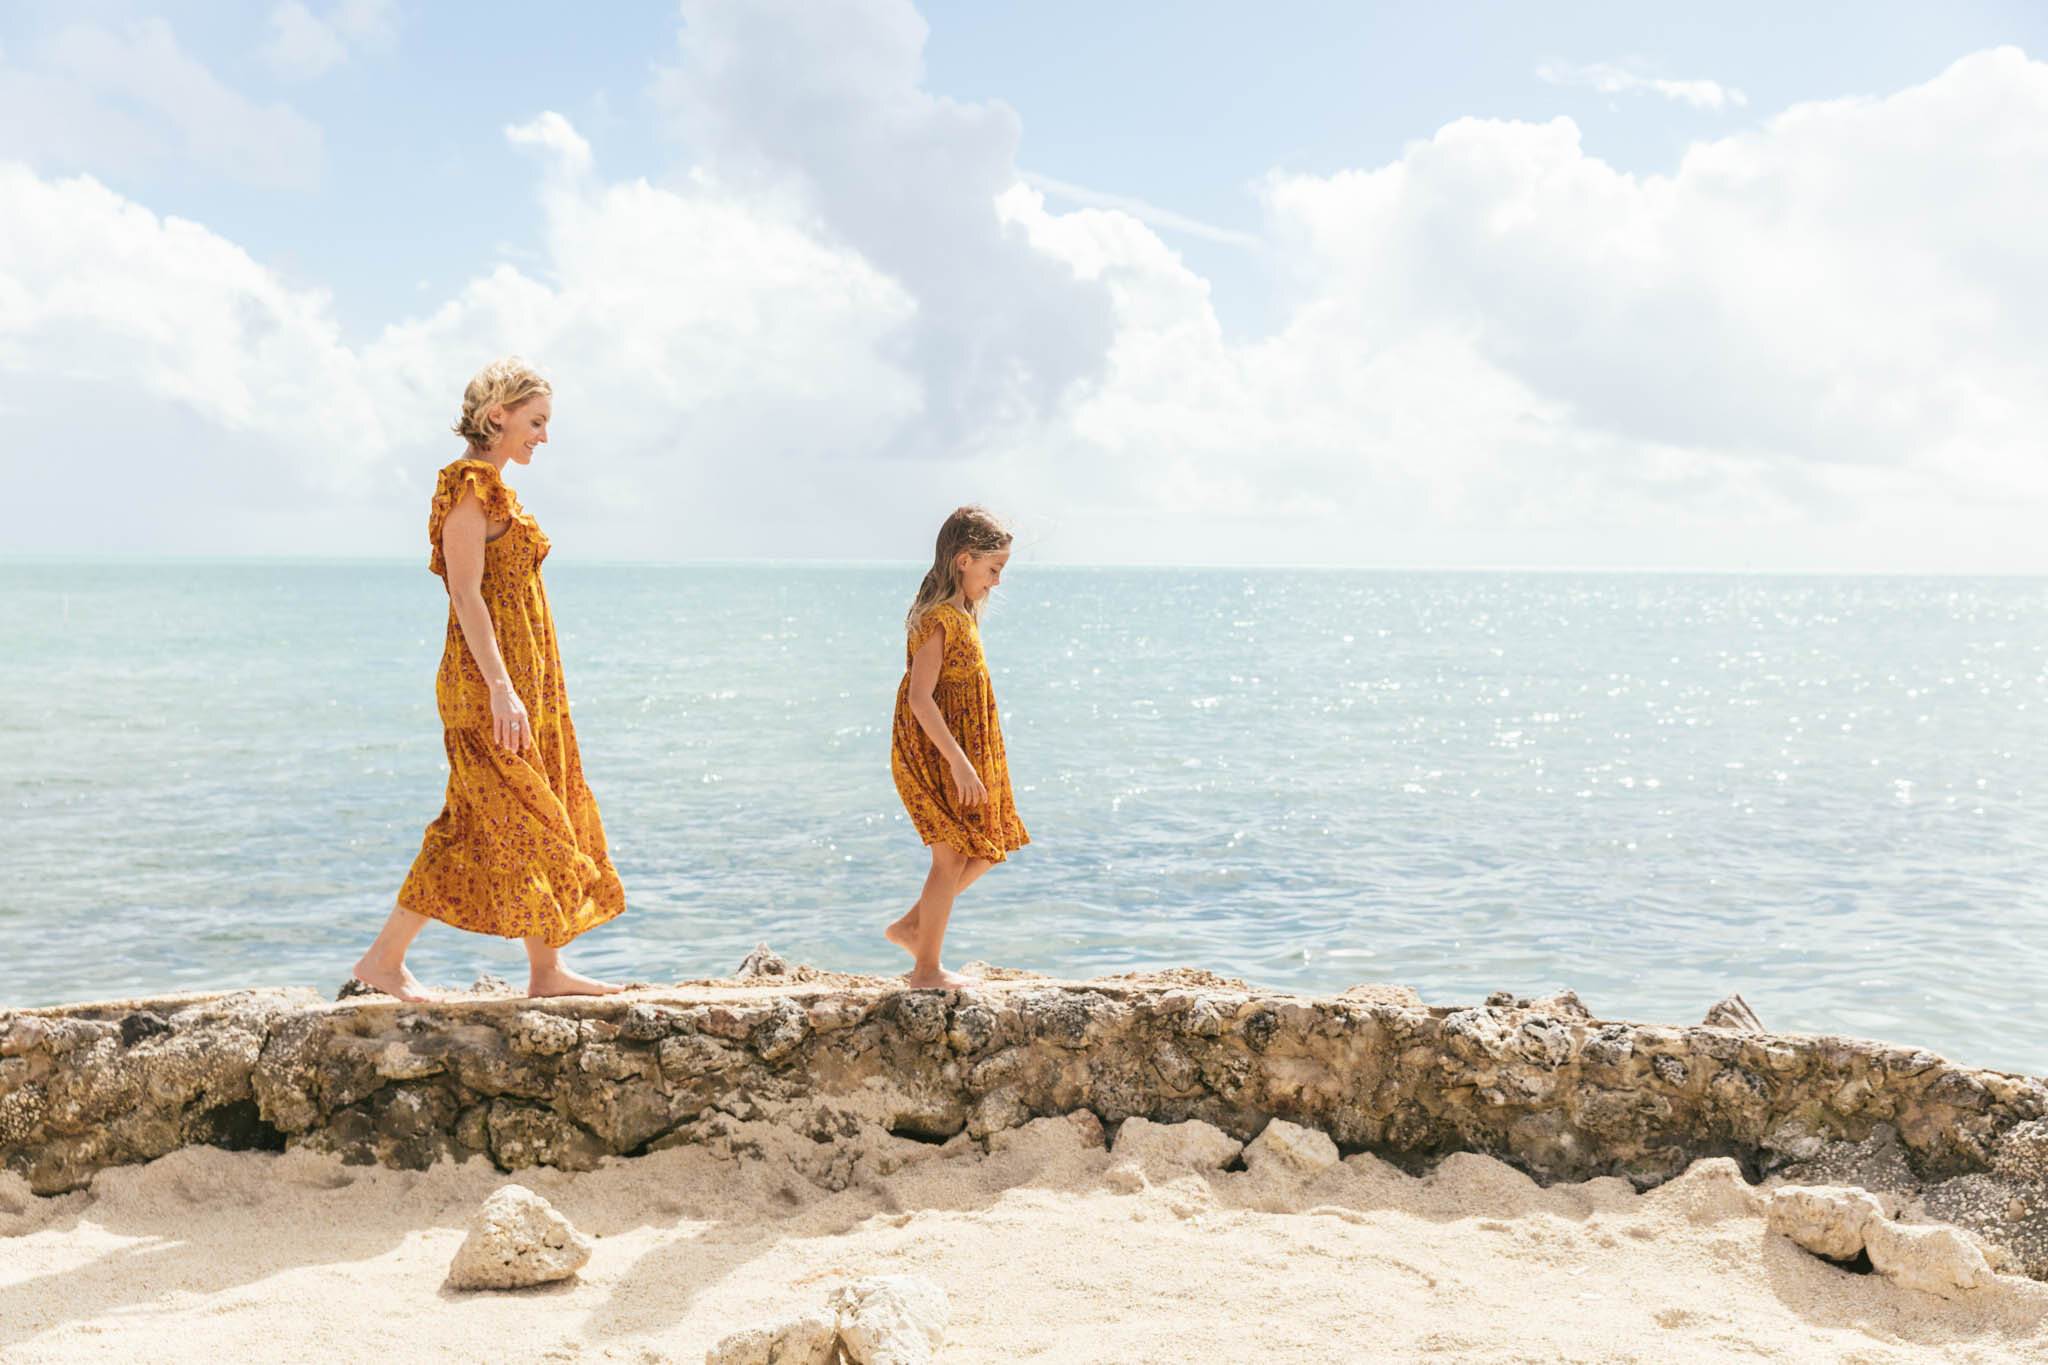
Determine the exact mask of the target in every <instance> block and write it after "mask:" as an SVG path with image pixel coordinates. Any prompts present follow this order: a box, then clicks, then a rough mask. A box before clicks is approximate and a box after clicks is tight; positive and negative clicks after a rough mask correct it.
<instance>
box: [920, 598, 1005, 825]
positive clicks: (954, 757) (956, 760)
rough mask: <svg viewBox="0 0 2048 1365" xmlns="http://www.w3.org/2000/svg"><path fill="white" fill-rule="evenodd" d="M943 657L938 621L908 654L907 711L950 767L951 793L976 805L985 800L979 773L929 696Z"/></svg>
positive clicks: (942, 635)
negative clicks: (933, 628)
mask: <svg viewBox="0 0 2048 1365" xmlns="http://www.w3.org/2000/svg"><path fill="white" fill-rule="evenodd" d="M945 660H946V628H945V626H944V625H943V624H942V625H940V627H939V628H938V629H937V630H935V631H933V632H932V633H931V635H930V636H929V637H928V638H927V639H926V640H925V642H924V643H923V644H922V645H919V646H918V649H917V653H915V654H913V655H911V656H910V714H911V715H913V716H916V717H917V723H918V725H919V726H920V727H922V728H923V730H924V732H925V734H927V735H929V736H930V737H931V741H932V743H933V744H935V745H937V746H938V749H939V755H940V757H942V758H944V759H945V760H946V766H947V767H948V768H950V769H952V772H953V794H954V796H955V797H957V798H958V799H959V802H960V804H961V805H963V806H978V805H980V804H981V803H982V802H984V801H986V800H988V788H987V787H984V786H983V785H982V784H981V775H980V774H979V773H977V772H975V771H974V765H973V764H972V763H970V762H968V760H967V751H966V750H965V749H962V748H961V747H960V741H959V740H957V739H955V738H953V732H952V731H951V730H948V729H947V728H946V718H945V717H944V716H943V715H941V714H939V704H938V702H937V701H935V700H933V698H932V689H933V688H935V687H937V686H938V685H939V665H940V664H942V663H944V662H945Z"/></svg>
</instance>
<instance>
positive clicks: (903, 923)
mask: <svg viewBox="0 0 2048 1365" xmlns="http://www.w3.org/2000/svg"><path fill="white" fill-rule="evenodd" d="M994 866H995V864H994V863H992V862H990V861H989V860H988V859H986V858H969V859H967V861H966V865H965V867H964V868H963V870H962V871H961V873H960V884H959V885H958V886H956V887H954V888H953V895H954V896H955V897H958V896H959V894H960V893H961V892H962V891H965V890H966V889H967V888H968V887H970V886H972V885H974V883H975V881H976V880H977V879H978V878H979V877H980V876H981V874H982V873H984V872H986V871H988V870H989V869H990V868H992V867H994ZM923 905H924V898H923V897H922V896H920V897H918V899H917V900H916V902H914V903H913V904H912V905H911V907H910V909H909V910H908V911H906V912H905V914H904V916H903V918H902V919H899V920H897V921H896V922H895V923H894V924H892V925H890V926H889V927H888V928H886V929H884V930H883V931H882V937H883V938H886V939H888V940H889V942H891V943H893V944H895V945H896V946H897V947H898V948H901V949H902V950H903V951H904V952H906V953H909V954H910V955H911V956H912V957H916V956H917V924H918V920H917V912H918V910H919V909H920V908H921V907H922V906H923Z"/></svg>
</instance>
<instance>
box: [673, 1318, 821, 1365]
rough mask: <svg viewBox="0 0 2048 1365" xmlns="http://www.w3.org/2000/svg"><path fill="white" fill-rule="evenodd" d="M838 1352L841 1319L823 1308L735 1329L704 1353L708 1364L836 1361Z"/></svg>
mask: <svg viewBox="0 0 2048 1365" xmlns="http://www.w3.org/2000/svg"><path fill="white" fill-rule="evenodd" d="M838 1353H839V1319H838V1318H837V1317H836V1316H835V1315H833V1314H832V1313H829V1312H822V1311H821V1312H815V1313H806V1314H804V1315H803V1316H802V1317H798V1318H791V1319H790V1320H789V1321H787V1322H778V1323H774V1324H771V1325H769V1326H766V1327H749V1328H747V1329H745V1330H744V1331H739V1332H734V1333H733V1334H732V1335H731V1336H729V1337H727V1338H725V1339H724V1340H723V1341H721V1342H719V1343H718V1344H717V1345H716V1346H714V1347H712V1348H711V1349H710V1350H709V1351H706V1352H705V1353H704V1365H832V1362H833V1361H834V1360H835V1359H836V1358H837V1356H838Z"/></svg>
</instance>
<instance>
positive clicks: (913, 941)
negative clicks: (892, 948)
mask: <svg viewBox="0 0 2048 1365" xmlns="http://www.w3.org/2000/svg"><path fill="white" fill-rule="evenodd" d="M882 937H883V938H886V939H888V940H889V942H891V943H893V944H895V945H896V946H897V947H898V948H901V949H902V950H903V951H904V952H906V953H909V954H910V955H911V956H912V957H916V956H917V907H916V906H914V905H913V906H912V907H910V910H909V912H908V913H907V914H905V915H904V916H903V918H902V919H899V920H897V921H896V922H895V923H894V924H892V925H890V926H889V927H888V928H886V929H884V930H883V931H882Z"/></svg>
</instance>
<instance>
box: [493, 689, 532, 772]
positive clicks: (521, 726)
mask: <svg viewBox="0 0 2048 1365" xmlns="http://www.w3.org/2000/svg"><path fill="white" fill-rule="evenodd" d="M491 738H492V740H494V741H495V742H496V743H497V744H498V746H499V747H500V748H502V749H504V750H505V752H506V753H509V754H516V753H518V752H520V751H521V750H523V749H524V748H526V746H527V745H529V744H531V743H533V721H532V719H531V718H530V717H529V716H528V715H527V714H526V703H525V702H523V701H521V700H519V694H518V693H517V692H514V691H513V690H512V684H511V683H510V682H503V683H493V684H492V685H491Z"/></svg>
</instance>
